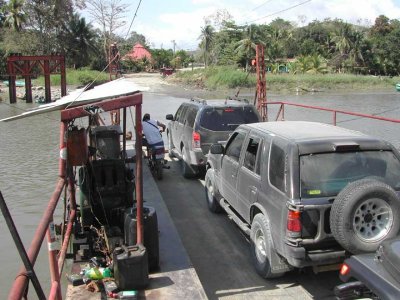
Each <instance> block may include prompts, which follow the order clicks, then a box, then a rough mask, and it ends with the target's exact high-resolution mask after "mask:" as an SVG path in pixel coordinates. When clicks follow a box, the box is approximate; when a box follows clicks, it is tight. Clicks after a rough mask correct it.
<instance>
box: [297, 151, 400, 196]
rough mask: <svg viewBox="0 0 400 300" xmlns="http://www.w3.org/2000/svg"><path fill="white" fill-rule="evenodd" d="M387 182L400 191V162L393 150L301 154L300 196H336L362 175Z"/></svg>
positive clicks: (362, 176)
mask: <svg viewBox="0 0 400 300" xmlns="http://www.w3.org/2000/svg"><path fill="white" fill-rule="evenodd" d="M366 177H370V178H374V179H378V180H381V181H384V182H385V183H387V184H388V185H390V186H391V187H393V188H394V189H395V190H400V162H399V160H398V159H397V157H396V156H395V155H394V154H393V152H391V151H358V152H344V153H321V154H310V155H303V156H301V157H300V180H301V183H300V184H301V187H300V188H301V197H304V198H312V197H322V196H326V197H330V196H336V195H337V194H338V193H339V192H340V191H341V190H342V189H343V188H344V187H345V186H346V185H347V184H348V183H350V182H353V181H355V180H359V179H362V178H366Z"/></svg>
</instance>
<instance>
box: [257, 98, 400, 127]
mask: <svg viewBox="0 0 400 300" xmlns="http://www.w3.org/2000/svg"><path fill="white" fill-rule="evenodd" d="M265 105H267V106H268V105H279V110H278V113H277V114H276V117H275V121H278V120H281V121H283V120H285V106H294V107H301V108H307V109H314V110H319V111H327V112H331V113H332V114H333V115H332V124H333V125H335V126H336V123H337V115H338V114H344V115H349V116H357V117H362V118H368V119H375V120H381V121H387V122H393V123H400V119H393V118H385V117H380V116H376V115H368V114H362V113H357V112H351V111H345V110H338V109H331V108H326V107H321V106H313V105H305V104H297V103H291V102H282V101H279V102H267V103H265Z"/></svg>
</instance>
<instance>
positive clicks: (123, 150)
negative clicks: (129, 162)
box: [122, 107, 126, 159]
mask: <svg viewBox="0 0 400 300" xmlns="http://www.w3.org/2000/svg"><path fill="white" fill-rule="evenodd" d="M122 117H123V121H122V128H123V132H124V137H123V139H122V153H123V158H124V159H126V107H124V108H123V110H122Z"/></svg>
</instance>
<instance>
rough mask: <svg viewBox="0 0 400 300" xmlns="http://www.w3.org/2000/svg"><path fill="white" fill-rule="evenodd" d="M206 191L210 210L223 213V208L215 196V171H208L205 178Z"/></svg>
mask: <svg viewBox="0 0 400 300" xmlns="http://www.w3.org/2000/svg"><path fill="white" fill-rule="evenodd" d="M204 182H205V184H204V189H205V192H206V199H207V206H208V209H209V210H210V211H211V212H213V213H219V212H221V210H222V208H221V206H220V205H219V203H218V201H217V199H216V198H215V194H216V193H217V191H216V190H215V188H214V170H213V169H208V170H207V173H206V176H205V178H204Z"/></svg>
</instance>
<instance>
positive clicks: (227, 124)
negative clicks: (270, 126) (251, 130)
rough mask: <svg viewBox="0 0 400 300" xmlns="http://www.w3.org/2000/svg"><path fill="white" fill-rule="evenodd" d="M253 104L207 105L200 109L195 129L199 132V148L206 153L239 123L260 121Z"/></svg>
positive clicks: (225, 137) (227, 136)
mask: <svg viewBox="0 0 400 300" xmlns="http://www.w3.org/2000/svg"><path fill="white" fill-rule="evenodd" d="M260 121H261V119H260V117H259V115H258V113H257V111H256V110H255V108H254V106H250V105H249V106H222V107H220V106H209V107H206V108H204V109H202V111H201V113H200V116H199V121H198V127H197V128H196V131H197V132H198V133H199V134H200V140H201V149H202V151H203V153H204V154H207V153H208V151H209V149H210V146H211V145H212V144H214V143H217V142H219V141H226V140H227V139H228V138H229V135H230V134H231V133H232V132H233V131H234V130H235V129H236V128H237V127H238V126H239V125H241V124H248V123H256V122H260Z"/></svg>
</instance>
